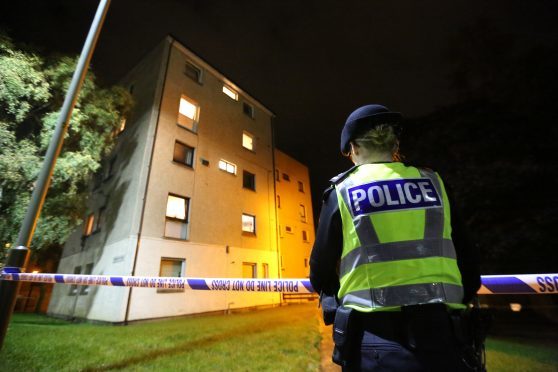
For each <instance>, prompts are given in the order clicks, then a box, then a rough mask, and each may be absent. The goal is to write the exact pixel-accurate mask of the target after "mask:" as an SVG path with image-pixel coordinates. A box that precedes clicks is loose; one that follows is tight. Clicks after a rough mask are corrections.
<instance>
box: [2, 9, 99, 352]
mask: <svg viewBox="0 0 558 372" xmlns="http://www.w3.org/2000/svg"><path fill="white" fill-rule="evenodd" d="M109 5H110V0H101V1H100V3H99V6H98V8H97V12H96V13H95V18H94V19H93V23H92V24H91V28H90V29H89V33H88V34H87V39H86V40H85V44H84V45H83V49H82V52H81V55H80V57H79V60H78V63H77V66H76V70H75V71H74V75H73V77H72V81H71V83H70V86H69V88H68V92H67V93H66V98H65V99H64V104H63V105H62V109H61V110H60V116H59V117H58V122H57V123H56V128H55V130H54V133H53V135H52V139H51V141H50V144H49V146H48V149H47V152H46V155H45V161H44V163H43V166H42V168H41V172H40V173H39V177H38V179H37V182H36V186H35V188H34V189H33V194H32V196H31V202H30V203H29V206H28V207H27V212H26V214H25V218H24V219H23V223H22V225H21V229H20V231H19V235H18V237H17V241H16V244H15V248H11V249H10V250H9V252H8V259H7V260H6V270H10V269H11V270H17V269H21V270H23V269H24V268H25V267H26V266H27V263H28V261H29V246H30V245H31V240H32V239H33V233H34V231H35V227H36V226H37V221H38V219H39V215H40V214H41V209H42V207H43V203H44V200H45V196H46V193H47V190H48V187H49V185H50V179H51V176H52V172H53V171H54V166H55V164H56V159H57V158H58V155H59V154H60V150H61V149H62V143H63V142H64V134H65V133H66V130H67V129H68V124H69V123H70V118H71V116H72V111H73V109H74V106H75V104H76V101H77V98H78V95H79V91H80V89H81V86H82V85H83V80H84V79H85V74H86V73H87V69H88V68H89V62H90V61H91V57H92V56H93V50H94V49H95V45H96V44H97V40H98V38H99V34H100V32H101V28H102V25H103V22H104V20H105V17H106V14H107V11H108V8H109ZM19 286H20V282H17V281H7V280H0V349H2V346H3V344H4V338H5V336H6V332H7V329H8V325H9V323H10V318H11V316H12V312H13V309H14V306H15V303H16V295H17V292H18V290H19Z"/></svg>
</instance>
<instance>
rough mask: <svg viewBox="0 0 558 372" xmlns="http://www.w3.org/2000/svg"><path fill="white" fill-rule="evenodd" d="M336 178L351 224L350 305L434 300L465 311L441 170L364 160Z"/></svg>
mask: <svg viewBox="0 0 558 372" xmlns="http://www.w3.org/2000/svg"><path fill="white" fill-rule="evenodd" d="M333 182H334V184H335V191H336V192H337V200H338V202H339V210H340V213H341V220H342V224H343V251H342V255H341V261H340V267H339V277H340V282H341V286H340V289H339V293H338V297H339V298H340V300H341V302H342V304H343V305H345V306H348V307H352V308H354V309H356V310H358V311H362V312H373V311H393V310H395V311H396V310H400V309H401V306H405V305H416V304H426V303H445V304H446V305H447V306H448V307H450V308H454V309H463V308H465V305H463V303H462V301H463V286H462V283H461V273H460V272H459V268H458V266H457V261H456V254H455V248H454V246H453V242H452V240H451V221H450V207H449V202H448V197H447V195H446V192H445V189H444V185H443V183H442V180H441V179H440V177H439V176H438V174H437V173H435V172H433V171H431V170H426V169H418V168H415V167H410V166H406V165H405V164H403V163H381V164H363V165H360V166H358V167H355V168H354V170H352V171H351V172H349V173H348V175H347V174H345V175H344V176H342V177H340V178H339V179H338V180H337V181H336V180H333Z"/></svg>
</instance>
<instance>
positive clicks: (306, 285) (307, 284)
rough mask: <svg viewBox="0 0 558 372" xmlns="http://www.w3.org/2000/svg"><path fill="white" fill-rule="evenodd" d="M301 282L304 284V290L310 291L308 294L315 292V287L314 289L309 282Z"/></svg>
mask: <svg viewBox="0 0 558 372" xmlns="http://www.w3.org/2000/svg"><path fill="white" fill-rule="evenodd" d="M300 282H301V283H302V285H303V286H304V288H306V289H307V290H308V292H311V293H312V292H315V291H314V287H312V284H310V281H309V280H301V281H300Z"/></svg>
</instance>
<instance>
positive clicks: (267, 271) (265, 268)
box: [262, 263, 269, 278]
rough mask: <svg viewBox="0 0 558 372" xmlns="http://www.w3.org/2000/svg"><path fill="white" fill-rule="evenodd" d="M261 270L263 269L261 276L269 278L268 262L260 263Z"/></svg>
mask: <svg viewBox="0 0 558 372" xmlns="http://www.w3.org/2000/svg"><path fill="white" fill-rule="evenodd" d="M262 269H263V270H262V271H263V273H262V274H263V277H264V278H269V264H266V263H263V264H262Z"/></svg>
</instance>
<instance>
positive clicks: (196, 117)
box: [176, 94, 200, 133]
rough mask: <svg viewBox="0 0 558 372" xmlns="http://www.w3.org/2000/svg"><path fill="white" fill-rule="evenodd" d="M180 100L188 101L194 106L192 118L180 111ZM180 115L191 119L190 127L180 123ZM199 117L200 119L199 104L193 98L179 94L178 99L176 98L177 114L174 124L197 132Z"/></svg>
mask: <svg viewBox="0 0 558 372" xmlns="http://www.w3.org/2000/svg"><path fill="white" fill-rule="evenodd" d="M182 100H184V101H186V102H188V103H189V104H191V105H192V106H194V107H195V108H196V112H195V114H194V118H190V117H188V116H186V115H184V114H183V113H181V112H180V104H181V102H182ZM180 116H184V117H185V118H187V119H188V120H192V128H189V127H188V126H187V125H186V124H182V123H180ZM199 119H200V105H199V104H198V103H197V102H196V101H195V100H193V99H191V98H190V97H188V96H187V95H185V94H181V95H180V99H179V100H178V116H177V118H176V125H178V126H179V127H180V128H183V129H186V130H188V131H190V132H192V133H197V132H198V126H199Z"/></svg>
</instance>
